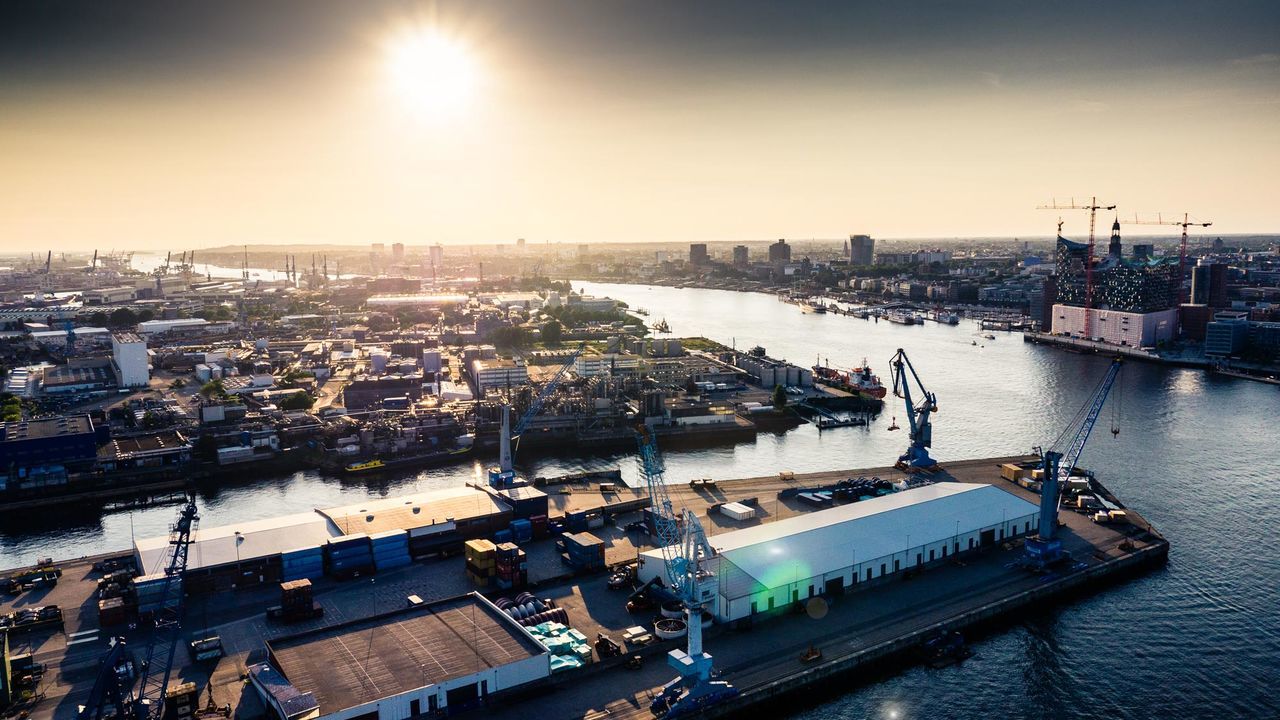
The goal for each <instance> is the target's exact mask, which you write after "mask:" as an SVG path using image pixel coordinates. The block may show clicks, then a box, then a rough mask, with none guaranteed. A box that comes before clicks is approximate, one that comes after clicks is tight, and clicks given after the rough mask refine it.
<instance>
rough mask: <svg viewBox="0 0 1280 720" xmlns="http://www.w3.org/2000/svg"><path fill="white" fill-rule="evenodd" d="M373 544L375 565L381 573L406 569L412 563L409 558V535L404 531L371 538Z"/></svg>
mask: <svg viewBox="0 0 1280 720" xmlns="http://www.w3.org/2000/svg"><path fill="white" fill-rule="evenodd" d="M369 541H370V542H371V543H372V544H373V564H374V566H375V567H376V568H377V569H378V571H379V572H381V571H383V570H391V569H393V568H399V567H404V566H406V565H408V564H409V563H411V562H412V559H411V558H410V557H409V533H407V532H405V531H404V530H388V531H386V532H381V533H377V534H375V535H370V536H369Z"/></svg>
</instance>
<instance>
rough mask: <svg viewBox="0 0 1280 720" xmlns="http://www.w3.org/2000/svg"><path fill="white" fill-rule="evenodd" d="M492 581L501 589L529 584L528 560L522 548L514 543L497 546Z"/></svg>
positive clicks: (510, 588)
mask: <svg viewBox="0 0 1280 720" xmlns="http://www.w3.org/2000/svg"><path fill="white" fill-rule="evenodd" d="M494 583H495V584H496V585H497V587H498V588H500V589H502V590H512V589H517V588H523V587H524V586H525V585H528V584H529V562H528V558H527V557H526V556H525V552H524V550H521V549H520V547H519V546H518V545H516V544H514V543H502V544H501V545H499V546H498V547H497V563H496V572H495V574H494Z"/></svg>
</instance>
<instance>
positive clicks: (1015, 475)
mask: <svg viewBox="0 0 1280 720" xmlns="http://www.w3.org/2000/svg"><path fill="white" fill-rule="evenodd" d="M1026 472H1027V471H1026V470H1023V469H1022V468H1020V467H1018V466H1017V465H1014V464H1013V463H1005V464H1004V465H1001V466H1000V477H1002V478H1004V479H1005V480H1020V479H1022V476H1023V475H1025V474H1026Z"/></svg>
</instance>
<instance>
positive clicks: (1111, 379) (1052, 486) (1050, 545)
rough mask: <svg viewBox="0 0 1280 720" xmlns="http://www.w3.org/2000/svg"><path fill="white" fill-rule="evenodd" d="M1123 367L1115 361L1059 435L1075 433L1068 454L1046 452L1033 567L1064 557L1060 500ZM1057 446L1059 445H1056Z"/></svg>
mask: <svg viewBox="0 0 1280 720" xmlns="http://www.w3.org/2000/svg"><path fill="white" fill-rule="evenodd" d="M1120 367H1121V361H1120V358H1116V359H1115V360H1114V361H1112V363H1111V367H1110V368H1108V369H1107V374H1106V376H1105V377H1103V379H1102V382H1101V383H1099V384H1098V387H1097V388H1095V389H1094V391H1093V394H1092V395H1091V396H1090V397H1089V400H1088V401H1087V402H1086V403H1085V404H1084V406H1083V407H1081V409H1080V410H1079V411H1078V412H1077V413H1076V415H1075V417H1074V418H1072V420H1071V422H1070V423H1069V424H1068V425H1067V428H1066V429H1065V430H1064V431H1063V432H1062V434H1061V435H1059V436H1058V441H1061V440H1062V438H1064V437H1066V436H1067V435H1068V434H1069V433H1071V432H1072V430H1074V431H1075V432H1074V434H1072V436H1071V443H1070V444H1069V445H1068V446H1067V450H1066V452H1065V453H1064V452H1059V451H1057V450H1053V449H1050V450H1046V451H1045V453H1044V464H1043V466H1042V467H1043V469H1044V480H1043V481H1042V482H1041V485H1040V528H1039V532H1038V533H1037V537H1035V538H1031V539H1029V540H1027V542H1026V545H1025V547H1026V553H1027V558H1026V560H1027V561H1028V562H1029V564H1031V565H1032V566H1033V567H1036V568H1043V567H1044V566H1046V565H1049V564H1051V563H1054V562H1057V561H1058V560H1061V559H1062V558H1063V556H1064V554H1063V551H1062V541H1061V540H1058V539H1057V537H1056V535H1057V532H1058V503H1059V502H1060V500H1061V490H1062V486H1063V485H1064V484H1066V481H1067V478H1069V477H1070V476H1071V471H1072V470H1073V469H1075V466H1076V463H1077V462H1079V461H1080V454H1081V453H1082V452H1084V446H1085V443H1086V442H1088V441H1089V435H1090V434H1091V433H1092V432H1093V426H1094V425H1095V424H1097V422H1098V416H1099V415H1101V414H1102V407H1103V405H1105V404H1106V402H1107V395H1109V394H1110V393H1111V386H1112V385H1114V384H1115V382H1116V377H1117V376H1118V375H1119V373H1120ZM1054 445H1057V442H1055V443H1054Z"/></svg>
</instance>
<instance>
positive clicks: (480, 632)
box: [268, 593, 547, 715]
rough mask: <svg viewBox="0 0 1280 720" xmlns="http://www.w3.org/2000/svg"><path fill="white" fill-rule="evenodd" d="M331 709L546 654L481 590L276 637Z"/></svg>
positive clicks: (273, 648)
mask: <svg viewBox="0 0 1280 720" xmlns="http://www.w3.org/2000/svg"><path fill="white" fill-rule="evenodd" d="M268 649H269V651H270V653H271V655H272V657H273V658H274V659H275V662H276V664H277V665H278V666H279V667H280V670H281V671H282V672H283V673H284V675H285V677H287V678H288V679H289V682H290V683H291V684H292V685H293V686H294V687H295V688H296V689H297V690H298V691H299V692H301V693H311V694H313V695H314V696H315V698H316V700H317V701H319V703H320V711H321V713H323V714H325V715H328V714H332V713H335V712H340V711H342V710H346V709H348V708H352V707H356V706H358V705H363V704H365V703H369V702H374V701H377V700H380V699H383V698H387V697H392V696H395V695H400V694H402V693H405V692H409V691H411V690H416V689H418V688H422V687H427V686H429V685H438V684H440V683H442V682H445V681H448V680H451V679H453V678H458V677H464V676H467V675H471V674H472V673H475V672H478V671H482V670H486V669H488V668H493V667H497V666H500V665H507V664H509V663H513V662H516V661H519V660H524V659H526V658H530V657H536V656H538V655H542V654H544V653H546V652H547V651H546V649H545V648H543V647H542V646H541V645H539V644H538V643H537V642H535V641H534V640H533V638H531V637H530V636H529V635H527V634H526V633H525V631H524V630H522V629H521V628H520V627H519V626H518V625H516V624H515V622H514V621H512V620H511V619H510V618H508V617H507V616H506V615H505V614H504V613H502V612H501V611H500V610H497V609H496V608H495V607H494V606H493V605H492V604H490V603H489V602H488V601H487V600H484V599H483V598H482V597H480V596H479V595H478V594H476V593H471V594H469V595H464V596H462V597H459V598H453V599H450V600H443V601H440V602H436V603H431V604H429V605H423V606H420V607H414V608H408V609H405V610H401V611H399V612H395V613H390V614H387V615H382V616H377V617H371V618H366V619H364V620H358V621H355V622H352V623H347V624H345V625H337V626H333V627H328V628H322V629H320V630H316V631H313V632H309V633H303V634H301V635H296V636H293V637H289V638H283V639H280V640H274V641H271V642H269V643H268Z"/></svg>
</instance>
